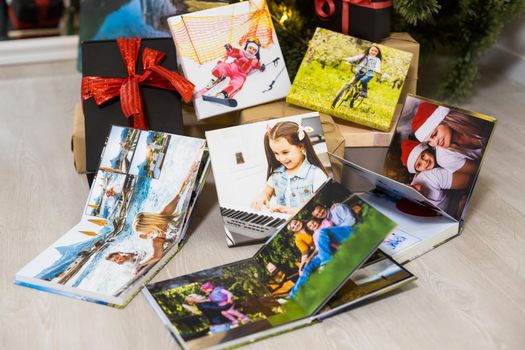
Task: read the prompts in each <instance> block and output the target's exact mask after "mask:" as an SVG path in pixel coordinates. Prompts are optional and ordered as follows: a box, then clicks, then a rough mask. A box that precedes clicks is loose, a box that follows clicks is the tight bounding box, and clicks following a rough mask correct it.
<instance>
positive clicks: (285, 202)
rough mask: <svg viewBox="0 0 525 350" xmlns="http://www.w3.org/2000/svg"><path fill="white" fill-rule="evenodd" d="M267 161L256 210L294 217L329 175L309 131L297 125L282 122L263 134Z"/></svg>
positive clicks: (255, 205) (255, 206) (253, 203)
mask: <svg viewBox="0 0 525 350" xmlns="http://www.w3.org/2000/svg"><path fill="white" fill-rule="evenodd" d="M264 150H265V153H266V160H267V161H268V170H267V173H266V179H267V181H266V186H265V188H264V190H263V192H262V193H261V195H260V196H259V197H258V198H257V199H255V201H253V202H252V207H253V208H254V209H255V210H261V209H262V208H263V207H267V208H269V209H270V200H271V199H272V197H274V196H275V201H276V205H275V206H273V207H272V208H271V211H273V212H280V213H288V214H294V213H295V212H296V211H297V209H298V208H299V207H301V206H302V204H303V203H305V202H306V201H307V200H308V199H309V198H310V197H311V196H312V195H313V194H314V193H315V191H317V189H318V188H319V187H320V186H321V185H322V184H323V183H324V182H325V181H326V180H327V179H328V176H327V172H326V170H325V168H324V167H323V165H322V163H321V161H320V160H319V158H318V157H317V155H316V154H315V151H314V148H313V146H312V143H311V142H310V138H309V137H308V135H307V133H306V131H305V130H304V129H303V128H302V127H300V126H299V125H298V124H297V123H294V122H280V123H277V124H275V126H274V127H272V128H269V129H268V131H267V132H266V133H265V135H264Z"/></svg>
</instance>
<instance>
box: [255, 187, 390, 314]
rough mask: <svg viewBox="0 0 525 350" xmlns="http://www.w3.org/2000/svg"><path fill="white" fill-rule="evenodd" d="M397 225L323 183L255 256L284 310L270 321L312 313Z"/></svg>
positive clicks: (367, 206)
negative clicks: (297, 313) (264, 268)
mask: <svg viewBox="0 0 525 350" xmlns="http://www.w3.org/2000/svg"><path fill="white" fill-rule="evenodd" d="M395 226H396V225H395V223H394V222H393V221H391V220H389V219H388V218H387V217H386V216H384V215H383V214H381V213H380V212H378V211H377V210H375V209H373V208H372V207H371V206H370V205H368V204H367V203H366V202H364V201H363V200H361V199H360V198H359V197H358V196H356V195H354V194H352V193H350V192H348V190H346V188H344V187H343V186H341V185H339V184H337V183H335V182H329V183H327V184H326V185H325V186H324V187H323V188H322V190H321V191H320V192H319V193H317V194H316V195H315V196H314V198H313V199H312V200H311V201H310V202H308V204H307V205H306V206H304V207H303V208H302V209H301V210H300V211H299V213H297V215H295V216H294V217H293V218H292V219H291V220H290V221H289V222H288V224H287V226H286V227H285V228H283V229H282V230H281V231H280V232H279V233H278V234H276V235H275V236H274V237H273V238H272V240H271V241H270V242H268V243H267V244H266V245H265V246H264V247H263V248H262V249H261V250H260V251H259V252H258V253H257V254H256V256H255V259H256V260H257V261H258V262H259V263H260V264H261V265H262V266H265V267H266V273H267V276H268V277H269V278H268V281H269V283H270V284H269V286H268V287H269V289H271V290H272V293H273V294H274V295H275V296H276V297H280V298H282V299H280V302H281V303H282V304H283V305H284V306H286V309H287V312H285V313H284V314H283V315H281V316H275V317H274V318H272V320H274V321H275V322H281V321H283V320H285V319H288V317H290V316H293V315H294V314H295V313H296V312H297V310H302V312H305V313H307V314H310V313H313V312H314V311H316V310H317V308H319V307H320V306H321V305H322V303H323V301H325V300H326V299H327V298H328V297H329V296H330V291H332V290H333V289H334V286H337V285H339V284H342V283H343V282H344V281H345V279H346V278H347V277H348V276H349V275H350V274H351V272H352V271H353V270H354V269H356V268H357V267H359V265H360V264H361V263H362V262H363V261H364V260H366V259H367V258H368V254H369V252H370V251H373V250H374V248H375V247H377V246H378V245H379V244H380V243H381V241H382V240H383V239H384V238H385V237H386V236H387V235H388V234H389V233H390V232H391V231H392V230H393V229H394V227H395ZM290 282H291V283H290ZM290 287H291V288H290Z"/></svg>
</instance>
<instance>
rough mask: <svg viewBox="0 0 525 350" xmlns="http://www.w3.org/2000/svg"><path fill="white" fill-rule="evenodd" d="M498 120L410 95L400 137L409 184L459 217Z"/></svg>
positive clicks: (400, 123)
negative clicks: (493, 120)
mask: <svg viewBox="0 0 525 350" xmlns="http://www.w3.org/2000/svg"><path fill="white" fill-rule="evenodd" d="M493 126H494V123H493V122H490V121H488V120H485V119H483V118H481V117H477V116H474V115H468V114H466V113H464V112H462V111H459V110H455V109H453V108H450V107H447V106H444V105H441V104H437V103H433V102H431V101H426V100H423V99H420V98H416V97H414V96H408V97H407V101H406V103H405V108H404V109H403V112H402V117H401V119H400V121H399V124H398V128H397V134H396V141H397V142H398V143H399V144H398V146H397V147H400V151H401V152H400V161H401V164H402V165H403V167H404V169H405V172H406V171H408V173H409V176H408V179H410V180H409V182H408V183H407V184H409V185H410V186H412V187H413V188H415V189H416V190H417V191H419V192H420V193H422V194H423V195H424V196H425V197H426V198H427V199H428V200H429V201H430V202H431V203H432V204H434V205H435V206H436V207H438V208H440V209H442V210H444V211H446V212H447V213H449V214H450V215H451V216H453V217H456V218H459V217H461V214H462V212H463V209H464V207H465V204H466V201H467V199H468V195H469V193H470V189H471V188H472V186H473V185H474V182H475V181H476V178H477V174H478V169H479V165H480V162H481V160H482V158H483V154H484V152H485V150H486V147H487V144H488V141H489V137H490V134H491V132H492V129H493Z"/></svg>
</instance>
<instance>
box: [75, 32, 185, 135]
mask: <svg viewBox="0 0 525 350" xmlns="http://www.w3.org/2000/svg"><path fill="white" fill-rule="evenodd" d="M140 42H141V39H140V38H133V39H117V45H118V47H119V49H120V54H121V56H122V61H123V62H124V66H125V67H126V71H127V73H128V77H127V78H104V77H84V78H82V100H87V99H88V98H91V97H93V98H94V99H95V103H96V104H97V105H98V106H100V105H101V104H103V103H105V102H107V101H109V100H111V99H113V98H116V97H118V96H120V106H121V108H122V113H124V116H125V117H126V118H129V117H133V127H134V128H137V129H142V130H146V129H148V123H147V121H146V118H145V116H144V109H143V107H142V98H141V96H140V88H139V85H147V86H153V87H156V88H159V89H166V90H172V91H177V92H178V93H179V94H180V95H181V96H182V99H183V100H184V101H185V102H189V101H190V100H191V98H192V95H193V90H194V88H195V85H193V84H192V83H191V82H190V81H189V80H187V79H186V78H184V77H182V76H181V75H179V74H178V73H176V72H173V71H170V70H168V69H166V68H164V67H162V66H161V65H160V63H161V62H162V61H163V60H164V59H165V58H166V54H165V53H164V52H161V51H157V50H153V49H150V48H148V47H146V48H145V49H144V50H143V52H142V68H143V73H142V74H136V67H137V58H138V54H139V49H140Z"/></svg>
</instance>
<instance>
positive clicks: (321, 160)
mask: <svg viewBox="0 0 525 350" xmlns="http://www.w3.org/2000/svg"><path fill="white" fill-rule="evenodd" d="M206 139H207V142H208V147H209V151H210V157H211V163H212V167H213V174H214V179H215V183H216V188H217V196H218V198H219V206H220V209H221V214H222V216H223V220H224V225H225V230H226V237H227V242H228V245H230V246H234V245H240V244H250V243H255V242H261V241H263V240H265V239H267V238H268V237H269V236H271V235H272V234H273V233H275V232H276V231H277V230H278V229H279V228H280V227H281V226H282V225H283V224H284V223H285V221H286V220H287V219H288V218H289V217H290V216H291V215H294V214H295V213H296V212H297V211H298V210H299V209H300V208H301V207H302V206H303V205H304V203H305V202H306V201H308V200H309V199H310V198H311V197H312V195H313V194H314V193H315V191H316V190H317V189H318V188H320V187H321V185H322V184H323V183H324V182H326V181H327V180H328V178H329V176H330V175H331V165H330V160H329V157H328V149H327V146H326V140H325V137H324V133H323V128H322V125H321V120H320V118H319V113H317V112H313V113H307V114H302V115H296V116H292V117H286V118H278V119H272V120H270V121H263V122H258V123H253V124H247V125H240V126H235V127H229V128H224V129H219V130H213V131H208V132H206Z"/></svg>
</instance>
